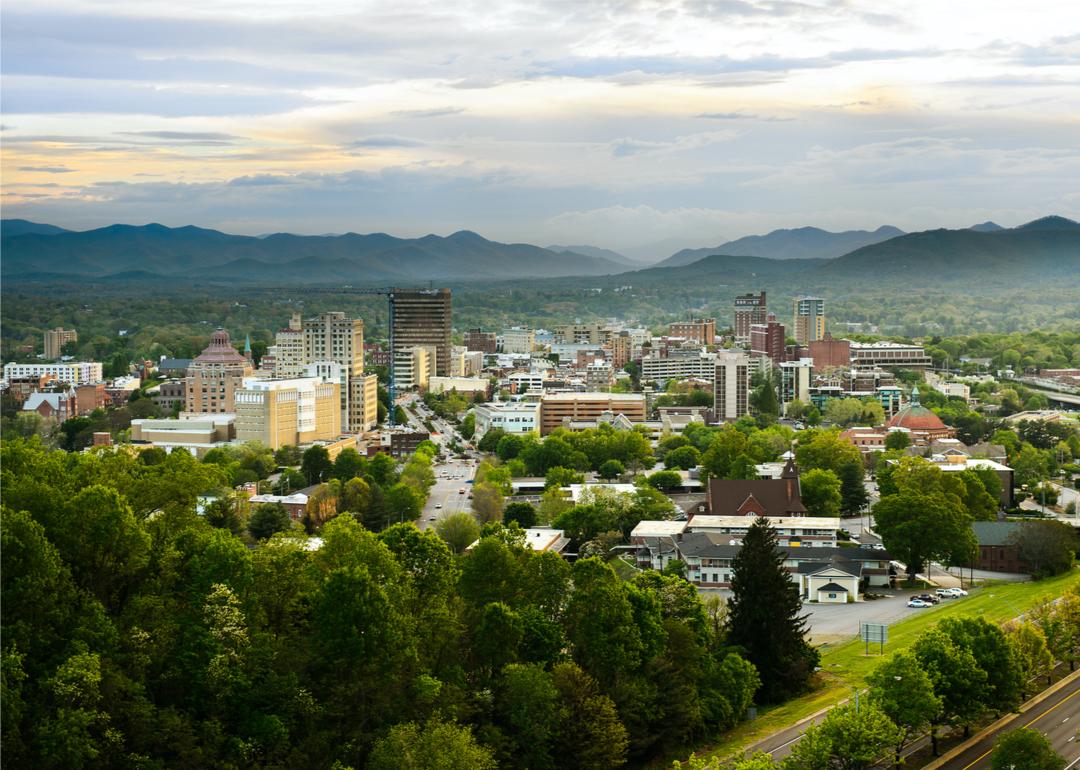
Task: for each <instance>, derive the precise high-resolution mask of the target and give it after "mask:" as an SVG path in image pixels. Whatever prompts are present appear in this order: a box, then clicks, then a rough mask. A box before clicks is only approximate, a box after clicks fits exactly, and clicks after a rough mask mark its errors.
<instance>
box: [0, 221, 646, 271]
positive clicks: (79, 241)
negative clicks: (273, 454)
mask: <svg viewBox="0 0 1080 770" xmlns="http://www.w3.org/2000/svg"><path fill="white" fill-rule="evenodd" d="M10 221H12V222H16V221H17V220H10ZM47 227H48V226H36V227H35V228H27V227H26V226H24V225H13V227H12V228H11V231H12V232H11V234H10V235H9V234H8V230H9V228H8V227H7V222H5V230H4V232H5V235H4V237H3V240H2V244H0V245H2V248H3V253H4V260H3V266H2V267H3V275H4V277H5V278H7V279H11V278H19V277H27V278H29V277H31V276H36V277H38V278H39V279H40V277H41V276H40V274H42V273H54V272H62V273H64V274H65V275H67V276H68V277H69V278H71V277H83V278H106V277H109V276H112V275H115V274H126V275H130V274H132V273H133V272H142V273H146V274H149V275H155V276H158V277H159V278H198V279H203V280H232V279H242V280H246V281H249V282H250V281H253V280H254V281H257V282H259V283H264V284H267V283H274V282H287V283H296V282H298V283H303V284H322V283H330V284H334V283H337V284H340V283H342V282H353V283H371V282H382V281H417V280H450V279H457V280H477V279H485V278H495V279H498V278H527V277H550V276H574V275H605V274H611V273H619V272H622V271H624V270H625V269H626V267H627V264H626V263H625V262H623V263H620V262H617V261H614V260H610V259H606V258H604V257H600V256H592V255H585V254H579V253H572V252H555V251H550V250H548V249H542V248H540V247H538V246H532V245H530V244H525V243H509V244H507V243H498V242H495V241H489V240H487V239H486V238H483V237H482V236H480V235H477V234H476V233H473V232H469V231H467V230H462V231H459V232H456V233H454V234H452V235H449V236H446V237H442V236H438V235H425V236H423V237H421V238H395V237H394V236H391V235H387V234H385V233H372V234H369V235H359V234H357V233H346V234H345V235H338V236H303V235H293V234H291V233H276V234H272V235H267V236H263V237H251V236H245V235H229V234H227V233H222V232H219V231H217V230H207V229H204V228H200V227H192V226H187V227H176V228H172V227H165V226H164V225H159V224H149V225H141V226H133V225H111V226H109V227H103V228H99V229H97V230H87V231H85V232H70V231H63V230H60V229H59V228H57V232H49V231H47V230H45V229H43V228H47Z"/></svg>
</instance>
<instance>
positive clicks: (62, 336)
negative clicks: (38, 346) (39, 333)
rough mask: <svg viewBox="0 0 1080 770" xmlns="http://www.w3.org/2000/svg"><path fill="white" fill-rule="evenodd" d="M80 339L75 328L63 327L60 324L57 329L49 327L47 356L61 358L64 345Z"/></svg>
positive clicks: (46, 346)
mask: <svg viewBox="0 0 1080 770" xmlns="http://www.w3.org/2000/svg"><path fill="white" fill-rule="evenodd" d="M78 341H79V334H78V332H76V331H75V330H74V329H62V328H60V327H59V326H57V327H56V328H55V329H47V330H46V331H45V358H47V359H55V358H59V357H60V354H61V353H62V352H63V349H64V345H66V344H67V343H69V342H78Z"/></svg>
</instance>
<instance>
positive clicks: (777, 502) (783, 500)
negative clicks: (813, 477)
mask: <svg viewBox="0 0 1080 770" xmlns="http://www.w3.org/2000/svg"><path fill="white" fill-rule="evenodd" d="M705 503H706V507H707V509H708V512H709V514H710V515H712V516H752V517H757V516H766V517H770V518H771V517H785V516H788V517H790V516H805V515H806V506H804V505H803V504H802V498H801V497H800V489H799V469H798V468H797V467H796V466H795V461H794V460H792V459H791V458H788V461H787V462H786V463H785V464H784V469H783V471H782V472H781V473H780V478H775V479H774V478H769V479H709V485H708V487H707V488H706V497H705Z"/></svg>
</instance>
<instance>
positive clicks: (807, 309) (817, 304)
mask: <svg viewBox="0 0 1080 770" xmlns="http://www.w3.org/2000/svg"><path fill="white" fill-rule="evenodd" d="M793 315H794V319H793V320H794V324H793V326H794V327H795V328H794V330H793V331H794V334H795V339H796V340H797V341H798V343H799V344H800V345H809V344H810V343H811V342H814V341H816V340H820V339H821V338H823V337H824V336H825V300H823V299H821V298H820V297H799V298H797V299H796V300H795V301H794V313H793Z"/></svg>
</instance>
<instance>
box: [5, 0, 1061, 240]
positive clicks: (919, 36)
mask: <svg viewBox="0 0 1080 770" xmlns="http://www.w3.org/2000/svg"><path fill="white" fill-rule="evenodd" d="M2 56H3V60H2V66H3V71H2V72H3V81H2V99H3V101H2V109H3V131H2V135H0V136H2V140H3V156H2V160H3V204H4V216H5V217H25V218H29V219H34V220H37V221H47V222H52V223H55V224H59V225H63V226H66V227H72V228H77V229H84V228H89V227H95V226H100V225H104V224H110V223H113V222H129V223H145V222H154V221H156V222H162V223H164V224H168V225H183V224H198V225H202V226H208V227H216V228H220V229H223V230H227V231H230V232H237V233H251V234H258V233H266V232H274V231H280V230H288V231H293V232H302V233H327V232H345V231H350V230H352V231H357V232H371V231H385V232H391V233H394V234H397V235H405V236H413V235H420V234H424V233H428V232H436V233H443V234H446V233H450V232H453V231H454V230H458V229H472V230H476V231H478V232H481V233H482V234H484V235H487V236H489V237H492V238H497V239H500V240H522V241H531V242H536V243H542V244H546V243H592V244H596V245H600V246H607V247H611V248H618V249H626V250H633V249H636V248H641V247H643V246H645V245H646V244H650V243H655V242H660V241H667V242H668V243H669V244H670V243H675V242H678V243H680V244H681V243H686V244H697V245H715V244H716V243H719V242H720V241H722V240H725V239H728V238H734V237H738V236H741V235H746V234H749V233H755V232H764V231H767V230H769V229H772V228H775V227H795V226H801V225H806V224H814V225H818V226H822V227H827V228H831V229H846V228H854V227H861V228H874V227H877V226H878V225H881V224H885V223H889V224H894V225H897V226H899V227H902V228H904V229H925V228H929V227H938V226H948V227H953V226H967V225H970V224H974V223H975V222H981V221H984V220H987V219H994V220H995V221H998V222H1000V223H1002V224H1005V225H1015V224H1019V223H1021V222H1023V221H1026V220H1028V219H1032V218H1035V217H1037V216H1041V215H1044V214H1047V213H1060V214H1064V215H1066V216H1077V215H1078V214H1080V182H1078V180H1080V6H1078V5H1077V3H1076V2H1075V0H1061V1H1060V2H1059V1H1055V0H1027V2H1024V3H1018V2H1016V1H1015V0H1006V1H1005V2H1001V1H999V0H947V1H946V2H943V1H942V0H908V1H907V2H905V1H903V0H889V1H888V2H879V1H878V0H791V1H789V0H715V1H714V0H681V1H675V2H649V1H648V0H558V1H557V2H539V1H538V0H532V1H527V2H516V1H515V0H497V1H496V2H492V1H491V0H485V2H472V0H454V1H453V2H447V1H446V0H438V1H436V2H409V0H401V1H399V2H362V1H358V0H340V1H338V0H317V1H315V2H311V1H310V0H309V2H307V3H297V2H295V1H290V2H283V1H282V0H181V1H179V2H177V1H175V0H174V1H173V2H161V0H111V1H110V2H102V1H101V0H5V2H4V4H3V14H2Z"/></svg>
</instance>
